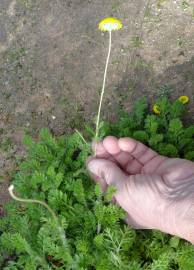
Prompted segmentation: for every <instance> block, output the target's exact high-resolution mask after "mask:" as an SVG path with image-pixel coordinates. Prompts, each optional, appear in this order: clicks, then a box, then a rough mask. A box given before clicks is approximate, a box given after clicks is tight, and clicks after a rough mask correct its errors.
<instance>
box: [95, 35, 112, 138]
mask: <svg viewBox="0 0 194 270" xmlns="http://www.w3.org/2000/svg"><path fill="white" fill-rule="evenodd" d="M108 32H109V48H108V55H107V59H106V66H105V71H104V79H103V86H102V90H101V95H100V103H99V107H98V114H97V121H96V134H95V140H98V136H99V124H100V113H101V107H102V101H103V96H104V92H105V83H106V75H107V68H108V63H109V58H110V52H111V31H108Z"/></svg>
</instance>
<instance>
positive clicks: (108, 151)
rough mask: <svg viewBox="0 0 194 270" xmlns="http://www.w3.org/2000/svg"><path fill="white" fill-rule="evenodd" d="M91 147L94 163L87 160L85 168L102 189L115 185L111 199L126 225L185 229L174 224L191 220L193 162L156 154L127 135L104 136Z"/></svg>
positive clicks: (193, 188) (177, 230)
mask: <svg viewBox="0 0 194 270" xmlns="http://www.w3.org/2000/svg"><path fill="white" fill-rule="evenodd" d="M94 148H95V152H96V158H97V159H95V160H94V161H95V162H97V163H98V165H96V163H95V164H94V162H92V161H91V162H89V167H91V166H92V163H93V168H92V169H91V168H89V169H90V170H91V171H92V172H93V173H94V178H95V179H96V180H98V181H100V183H101V185H102V188H103V190H105V189H106V187H107V185H110V184H114V185H115V186H116V187H117V192H116V194H115V197H114V198H115V201H116V202H117V203H118V204H119V205H120V206H121V207H122V208H123V209H124V210H125V211H126V212H127V213H128V216H127V219H126V222H127V223H128V224H130V225H132V226H133V227H135V228H144V229H145V228H148V229H153V228H155V229H160V230H162V231H164V232H167V233H171V234H176V235H181V230H183V231H185V228H182V229H181V228H179V227H181V226H177V224H182V223H183V224H185V220H188V222H189V220H190V219H192V212H191V211H192V206H193V202H194V198H193V196H194V195H193V194H194V163H193V162H190V161H187V160H183V159H178V158H167V157H164V156H161V155H158V154H157V153H156V152H155V151H153V150H151V149H150V148H148V147H146V146H145V145H143V144H142V143H140V142H137V141H135V140H133V139H129V138H122V139H119V140H118V139H116V138H115V137H107V138H106V139H104V141H103V142H100V143H98V144H95V146H94ZM185 238H187V237H186V236H185Z"/></svg>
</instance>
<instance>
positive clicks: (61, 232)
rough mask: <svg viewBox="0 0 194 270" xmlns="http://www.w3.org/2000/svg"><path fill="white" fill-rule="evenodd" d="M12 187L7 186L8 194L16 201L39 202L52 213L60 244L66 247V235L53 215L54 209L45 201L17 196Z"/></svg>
mask: <svg viewBox="0 0 194 270" xmlns="http://www.w3.org/2000/svg"><path fill="white" fill-rule="evenodd" d="M13 189H14V186H13V185H11V186H10V187H9V189H8V190H9V194H10V195H11V197H12V198H13V199H14V200H16V201H19V202H24V203H38V204H41V205H43V206H44V207H45V208H46V209H47V210H48V211H49V213H50V214H51V215H52V217H53V219H54V221H55V223H56V225H57V229H58V231H59V234H60V238H61V242H62V244H63V245H64V246H65V247H66V237H65V233H64V231H63V229H62V228H61V226H60V225H59V222H58V218H57V216H56V215H55V213H54V211H53V210H52V209H51V208H50V207H49V206H48V204H46V203H45V202H43V201H39V200H34V199H23V198H20V197H17V196H16V195H15V194H14V193H13Z"/></svg>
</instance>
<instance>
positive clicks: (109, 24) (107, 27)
mask: <svg viewBox="0 0 194 270" xmlns="http://www.w3.org/2000/svg"><path fill="white" fill-rule="evenodd" d="M98 27H99V29H100V30H101V31H115V30H119V29H121V28H122V27H123V25H122V22H121V21H120V20H118V19H116V18H111V17H108V18H105V19H103V20H102V21H101V22H100V23H99V25H98Z"/></svg>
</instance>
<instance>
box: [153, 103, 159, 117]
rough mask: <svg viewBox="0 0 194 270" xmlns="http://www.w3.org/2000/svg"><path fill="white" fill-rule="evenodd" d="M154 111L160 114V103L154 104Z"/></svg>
mask: <svg viewBox="0 0 194 270" xmlns="http://www.w3.org/2000/svg"><path fill="white" fill-rule="evenodd" d="M153 112H154V113H155V114H158V115H159V114H160V109H159V106H158V105H156V104H154V106H153Z"/></svg>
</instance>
